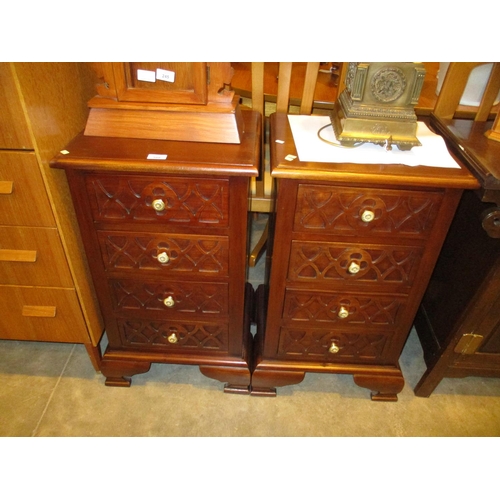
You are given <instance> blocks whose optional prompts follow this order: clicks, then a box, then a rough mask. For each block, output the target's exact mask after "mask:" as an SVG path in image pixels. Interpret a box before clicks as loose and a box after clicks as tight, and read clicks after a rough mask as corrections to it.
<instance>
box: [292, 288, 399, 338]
mask: <svg viewBox="0 0 500 500" xmlns="http://www.w3.org/2000/svg"><path fill="white" fill-rule="evenodd" d="M284 304H285V305H284V308H283V319H284V321H285V322H286V323H288V324H290V325H291V326H292V325H293V326H294V327H296V326H298V325H300V324H304V323H307V325H308V326H313V325H314V326H318V327H320V326H322V327H325V326H327V327H328V328H331V327H332V326H339V327H341V328H348V327H352V328H360V327H361V328H363V327H382V328H391V329H394V328H395V327H396V326H397V324H398V323H399V321H400V319H401V318H402V317H403V315H404V310H405V306H406V296H397V295H382V294H364V293H355V294H352V293H345V292H343V293H332V292H331V291H329V290H328V291H310V290H290V289H288V290H287V291H286V295H285V303H284Z"/></svg>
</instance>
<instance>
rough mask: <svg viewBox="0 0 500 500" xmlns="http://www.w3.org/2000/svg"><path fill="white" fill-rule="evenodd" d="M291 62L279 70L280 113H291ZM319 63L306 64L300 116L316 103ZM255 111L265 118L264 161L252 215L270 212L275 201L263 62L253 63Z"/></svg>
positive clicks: (255, 184)
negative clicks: (272, 199)
mask: <svg viewBox="0 0 500 500" xmlns="http://www.w3.org/2000/svg"><path fill="white" fill-rule="evenodd" d="M292 65H293V63H291V62H280V63H279V70H278V90H277V96H276V107H275V110H276V111H277V112H280V113H288V112H289V110H290V87H291V81H292ZM318 70H319V63H317V62H316V63H314V62H309V63H307V65H306V74H305V79H304V86H303V90H302V98H301V101H300V109H299V114H310V113H311V111H312V107H313V101H314V90H315V88H316V81H317V77H318ZM251 72H252V108H253V109H254V110H256V111H259V113H260V114H261V116H262V130H263V139H264V143H263V148H262V151H263V158H262V169H261V175H260V176H259V177H258V178H256V179H254V182H253V183H252V189H251V196H250V211H251V212H263V213H266V212H270V211H271V198H272V179H271V175H270V169H269V158H268V154H267V150H266V149H267V148H266V138H267V136H268V132H269V131H268V128H267V120H266V100H265V94H264V63H263V62H252V63H251Z"/></svg>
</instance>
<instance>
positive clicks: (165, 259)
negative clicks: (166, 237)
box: [156, 252, 170, 264]
mask: <svg viewBox="0 0 500 500" xmlns="http://www.w3.org/2000/svg"><path fill="white" fill-rule="evenodd" d="M156 258H157V259H158V262H160V263H161V264H167V263H168V261H169V260H170V257H169V256H168V254H167V252H161V253H159V254H158V255H157V256H156Z"/></svg>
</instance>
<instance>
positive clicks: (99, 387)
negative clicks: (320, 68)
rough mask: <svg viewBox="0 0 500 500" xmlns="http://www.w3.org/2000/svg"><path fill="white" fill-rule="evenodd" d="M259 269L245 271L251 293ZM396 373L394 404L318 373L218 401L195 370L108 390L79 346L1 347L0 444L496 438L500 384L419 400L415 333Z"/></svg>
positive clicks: (463, 386)
mask: <svg viewBox="0 0 500 500" xmlns="http://www.w3.org/2000/svg"><path fill="white" fill-rule="evenodd" d="M263 224H265V220H263V219H260V220H257V221H256V222H255V228H256V230H257V231H259V230H261V229H262V228H263ZM264 260H265V259H264V258H261V260H260V261H259V263H258V265H257V267H255V268H252V269H251V270H250V276H249V281H250V282H251V283H252V284H253V285H254V286H257V285H258V284H259V283H260V282H261V280H262V276H263V272H264ZM401 367H402V370H403V374H404V376H405V379H406V386H405V388H404V389H403V391H402V392H401V394H400V395H399V401H398V402H397V403H379V402H372V401H371V400H370V397H369V394H368V391H367V390H365V389H362V388H360V387H358V386H356V385H355V384H354V382H353V380H352V377H350V376H345V375H324V374H323V375H320V374H307V375H306V377H305V380H304V381H303V382H302V383H301V384H298V385H292V386H287V387H283V388H280V389H278V396H277V397H276V398H256V397H249V396H238V395H230V394H224V393H223V391H222V384H221V383H219V382H217V381H215V380H212V379H209V378H206V377H204V376H203V375H202V374H201V373H200V371H199V370H198V368H197V367H196V366H180V365H160V364H156V365H152V368H151V370H150V371H149V372H148V373H145V374H142V375H136V376H134V377H133V380H132V386H131V387H130V388H114V387H106V386H105V385H104V378H103V377H102V375H100V374H98V373H95V371H94V370H93V368H92V365H91V363H90V361H89V359H88V357H87V353H86V351H85V348H84V347H83V346H81V345H68V344H50V343H35V342H14V341H0V435H1V436H311V437H316V436H332V437H333V436H500V379H483V378H466V379H455V380H451V379H449V380H444V381H443V382H442V383H441V384H440V385H439V386H438V388H437V389H436V391H435V392H434V393H433V394H432V395H431V397H430V398H417V397H415V395H414V394H413V388H414V387H415V385H416V383H417V382H418V380H419V378H420V376H421V375H422V373H423V372H424V370H425V364H424V361H423V357H422V351H421V348H420V345H419V342H418V339H417V336H416V334H415V332H412V333H411V335H410V337H409V339H408V342H407V344H406V346H405V348H404V351H403V355H402V357H401Z"/></svg>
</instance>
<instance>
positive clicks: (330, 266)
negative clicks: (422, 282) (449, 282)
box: [288, 241, 423, 287]
mask: <svg viewBox="0 0 500 500" xmlns="http://www.w3.org/2000/svg"><path fill="white" fill-rule="evenodd" d="M422 253H423V248H421V247H416V246H386V245H368V244H367V245H359V246H358V245H350V246H347V245H346V244H345V243H329V242H302V241H293V242H292V248H291V252H290V262H289V269H288V278H289V279H290V280H295V281H304V282H305V281H311V282H317V283H320V282H324V283H331V282H338V283H340V282H343V283H351V284H352V283H363V284H367V283H372V284H378V285H401V286H404V287H409V286H411V284H412V283H413V281H414V279H415V276H416V273H417V270H418V266H419V263H420V260H421V258H422Z"/></svg>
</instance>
